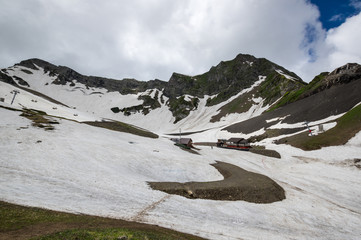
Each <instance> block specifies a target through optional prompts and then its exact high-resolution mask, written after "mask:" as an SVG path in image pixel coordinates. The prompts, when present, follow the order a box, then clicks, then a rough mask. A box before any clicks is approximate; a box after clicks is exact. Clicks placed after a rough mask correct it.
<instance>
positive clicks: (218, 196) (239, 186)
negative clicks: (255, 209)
mask: <svg viewBox="0 0 361 240" xmlns="http://www.w3.org/2000/svg"><path fill="white" fill-rule="evenodd" d="M212 166H214V167H215V168H216V169H217V170H218V171H219V172H220V173H221V174H222V175H223V176H224V180H221V181H214V182H187V183H178V182H149V183H148V184H149V185H150V186H151V187H152V188H153V189H155V190H160V191H163V192H166V193H169V194H177V195H181V196H184V197H187V198H201V199H212V200H231V201H236V200H244V201H247V202H254V203H272V202H276V201H282V200H283V199H285V198H286V196H285V192H284V190H283V188H282V187H281V186H280V185H278V184H277V183H276V182H275V181H273V180H272V179H270V178H269V177H267V176H264V175H261V174H258V173H253V172H249V171H246V170H244V169H242V168H240V167H237V166H235V165H232V164H229V163H224V162H217V163H215V164H212Z"/></svg>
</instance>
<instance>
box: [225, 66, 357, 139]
mask: <svg viewBox="0 0 361 240" xmlns="http://www.w3.org/2000/svg"><path fill="white" fill-rule="evenodd" d="M360 73H361V65H358V64H347V65H345V66H342V67H340V68H337V69H336V70H334V71H333V72H331V73H330V74H326V73H323V74H321V75H319V76H317V77H316V78H315V79H314V80H313V81H312V82H311V83H310V84H309V85H306V86H305V87H304V88H301V89H300V90H299V91H295V92H290V93H288V94H286V95H285V96H284V97H283V98H282V99H281V100H280V101H279V102H278V103H277V104H275V106H276V107H275V108H270V111H268V112H265V113H263V114H262V115H260V116H258V117H255V118H252V119H249V120H246V121H243V122H240V123H236V124H233V125H231V126H228V127H226V128H224V129H223V130H224V131H229V132H233V133H243V134H250V135H253V137H254V138H255V140H262V139H264V138H267V137H275V136H277V135H282V134H285V133H288V134H289V133H292V132H298V131H300V130H302V129H305V128H306V126H305V125H303V123H305V122H314V124H313V125H315V124H317V122H318V123H327V122H328V121H332V120H335V119H337V118H338V117H339V116H340V115H342V114H344V113H346V112H348V111H349V110H350V109H352V108H353V107H354V106H355V105H357V104H359V103H360V102H361V94H360V92H361V74H360ZM289 96H296V97H294V98H289ZM285 99H288V101H285ZM262 129H263V134H262V135H261V136H257V135H258V134H259V133H260V130H262ZM252 133H255V134H252Z"/></svg>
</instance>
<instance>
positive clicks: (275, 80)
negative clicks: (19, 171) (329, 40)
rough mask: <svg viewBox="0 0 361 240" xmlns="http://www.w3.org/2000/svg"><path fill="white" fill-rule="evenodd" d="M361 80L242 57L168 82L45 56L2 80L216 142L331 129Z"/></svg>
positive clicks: (355, 67)
mask: <svg viewBox="0 0 361 240" xmlns="http://www.w3.org/2000/svg"><path fill="white" fill-rule="evenodd" d="M360 79H361V66H360V65H359V64H356V63H348V64H346V65H344V66H341V67H339V68H337V69H335V70H334V71H332V72H330V73H328V72H323V73H320V74H319V75H318V76H315V78H314V79H313V80H312V81H311V82H310V83H306V82H304V81H302V79H301V78H300V77H298V76H297V75H296V74H295V73H293V72H290V71H289V70H287V69H285V68H283V67H281V66H279V65H277V64H275V63H273V62H271V61H269V60H267V59H264V58H256V57H254V56H251V55H244V54H239V55H237V56H236V57H235V58H234V59H233V60H229V61H222V62H220V63H219V64H218V65H216V66H213V67H211V68H210V70H209V71H208V72H205V73H203V74H199V75H195V76H188V75H185V74H180V73H173V74H172V76H171V78H170V79H169V80H168V81H162V80H159V79H155V80H150V81H146V82H145V81H137V80H135V79H122V80H116V79H108V78H102V77H94V76H84V75H82V74H80V73H78V72H76V71H74V70H72V69H71V68H69V67H65V66H55V65H53V64H51V63H49V62H46V61H44V60H41V59H29V60H25V61H22V62H20V63H18V64H15V65H14V66H13V67H9V68H5V69H2V70H1V72H0V80H1V81H3V82H5V83H8V84H11V85H13V86H16V87H19V88H21V89H22V90H25V91H29V92H31V93H33V94H37V95H38V96H42V97H43V98H45V99H47V100H50V101H52V102H54V103H57V104H62V105H64V106H67V107H69V108H73V109H74V108H76V109H78V110H80V111H81V112H84V113H85V112H87V113H92V115H93V116H94V117H95V116H96V120H97V121H101V120H102V119H103V120H104V119H113V120H117V121H121V122H125V123H128V124H132V125H135V126H138V127H141V128H144V129H147V130H149V131H153V132H156V133H157V134H160V135H162V134H167V133H169V134H170V133H177V132H179V131H183V132H184V133H185V134H187V133H192V132H196V133H197V132H202V131H209V129H218V130H219V131H217V133H216V134H215V136H214V139H216V138H221V137H222V136H223V135H229V134H231V135H234V136H243V137H245V138H248V139H249V140H250V141H252V142H259V141H262V140H264V139H267V138H275V137H278V138H279V137H280V136H282V135H289V134H296V133H302V134H304V132H305V131H307V126H306V124H305V123H308V122H310V124H307V125H308V127H311V128H313V129H312V131H315V132H317V131H316V130H317V129H316V128H317V127H316V125H320V124H326V125H325V126H326V127H327V126H328V125H330V123H331V122H335V121H337V119H339V118H340V117H341V116H342V115H343V114H345V113H347V112H348V111H350V110H351V109H353V107H355V106H356V105H357V104H358V103H360V102H361V94H359V93H360V88H361V81H360ZM39 110H44V109H39ZM271 120H272V121H271ZM331 125H332V124H331ZM331 125H330V126H331ZM322 129H324V128H322ZM358 129H359V128H357V129H356V130H354V131H352V133H355V131H357V130H358ZM225 133H227V134H225ZM316 134H317V133H316ZM199 140H201V139H199ZM283 142H284V141H283ZM288 142H292V141H288ZM321 145H322V144H321ZM315 147H316V148H318V147H320V146H315Z"/></svg>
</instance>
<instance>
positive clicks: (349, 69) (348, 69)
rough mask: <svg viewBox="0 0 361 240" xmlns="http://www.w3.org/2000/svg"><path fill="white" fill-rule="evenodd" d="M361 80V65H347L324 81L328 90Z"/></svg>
mask: <svg viewBox="0 0 361 240" xmlns="http://www.w3.org/2000/svg"><path fill="white" fill-rule="evenodd" d="M358 79H361V65H360V64H357V63H347V64H345V65H343V66H341V67H339V68H336V69H335V70H334V71H332V72H331V73H329V75H328V76H327V77H326V78H325V79H324V84H325V85H326V86H327V88H329V87H331V86H332V85H338V84H344V83H349V82H352V81H354V80H358Z"/></svg>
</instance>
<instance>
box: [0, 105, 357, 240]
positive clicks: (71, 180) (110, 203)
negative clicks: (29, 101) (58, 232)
mask: <svg viewBox="0 0 361 240" xmlns="http://www.w3.org/2000/svg"><path fill="white" fill-rule="evenodd" d="M0 115H1V116H2V117H1V120H0V129H1V135H0V151H1V153H2V154H1V155H0V176H1V178H0V199H1V200H3V201H9V202H13V203H18V204H23V205H30V206H37V207H45V208H50V209H54V210H61V211H69V212H77V213H86V214H93V215H100V216H108V217H115V218H123V219H128V220H137V221H142V222H146V223H152V224H158V225H161V226H164V227H170V228H173V229H176V230H180V231H183V232H188V233H192V234H197V235H200V236H203V237H206V238H210V239H239V238H241V239H311V238H312V239H315V238H317V239H345V238H346V239H358V238H359V236H360V234H361V230H360V228H359V223H360V221H361V204H360V202H359V201H358V199H360V197H361V190H360V188H359V179H360V175H361V173H360V170H359V169H357V168H355V167H352V166H346V165H338V164H333V162H335V161H336V159H337V157H336V156H334V154H333V153H334V152H335V151H336V149H337V148H338V150H340V149H342V151H343V156H342V157H341V158H340V155H338V156H339V157H338V160H339V161H342V160H343V159H348V158H353V157H355V154H356V153H357V152H359V148H358V147H356V145H357V144H360V143H361V142H360V136H359V135H357V136H356V137H355V138H354V139H352V140H351V141H350V142H352V145H351V144H350V145H346V146H344V147H334V148H335V150H333V147H331V148H327V149H322V150H319V151H313V152H304V151H302V150H297V149H294V148H292V147H288V146H277V145H274V146H273V145H272V146H271V147H272V148H275V149H276V150H278V151H280V153H281V155H282V159H274V158H268V157H265V156H261V155H255V154H252V153H249V152H240V151H230V150H226V149H218V148H213V149H211V148H210V147H200V148H201V150H200V153H201V155H194V154H191V153H188V152H185V151H183V150H181V149H179V148H178V147H175V146H174V145H173V143H172V142H170V141H169V140H168V139H165V138H159V139H148V138H142V137H138V136H133V135H130V134H126V133H119V132H114V131H110V130H106V129H101V128H96V127H91V126H88V125H85V124H80V123H76V122H72V121H68V120H59V121H60V124H59V125H56V126H55V127H56V128H55V130H54V131H44V130H43V129H39V128H35V127H32V126H29V125H31V123H30V121H29V120H27V119H24V118H22V117H19V116H18V115H19V113H18V112H12V111H8V110H6V109H2V108H0ZM3 116H4V117H3ZM9 123H10V124H9ZM24 126H29V127H28V128H27V129H20V130H17V129H19V128H20V127H24ZM37 140H41V142H40V143H36V142H37ZM355 144H356V145H355ZM353 150H354V151H353ZM312 157H313V158H312ZM328 157H331V159H329V158H328ZM214 161H224V162H228V163H231V164H234V165H237V166H239V167H242V168H244V169H246V170H249V171H253V172H257V173H261V174H264V175H267V176H269V177H271V178H272V179H274V180H275V181H276V182H277V183H278V184H280V185H281V186H282V187H283V188H284V189H285V191H286V199H285V200H284V201H282V202H276V203H272V204H254V203H248V202H244V201H235V202H232V201H213V200H199V199H196V200H191V199H187V198H183V197H181V196H176V195H167V194H165V193H163V192H160V191H153V190H152V189H150V188H149V187H148V185H147V183H146V182H147V181H179V182H187V181H215V180H220V179H222V176H221V175H220V174H219V173H218V171H217V170H216V169H215V168H213V167H212V166H210V165H209V164H210V163H213V162H214Z"/></svg>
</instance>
